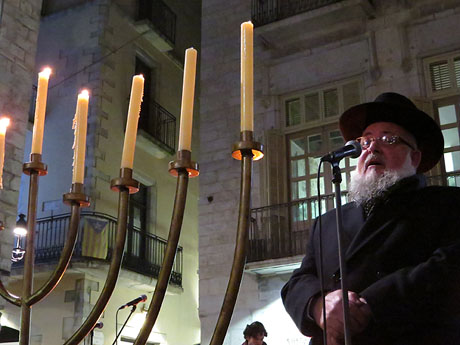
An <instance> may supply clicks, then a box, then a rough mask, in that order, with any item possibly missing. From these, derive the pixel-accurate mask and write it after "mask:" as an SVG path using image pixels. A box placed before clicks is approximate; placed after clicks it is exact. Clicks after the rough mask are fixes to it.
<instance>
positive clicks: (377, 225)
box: [281, 93, 460, 345]
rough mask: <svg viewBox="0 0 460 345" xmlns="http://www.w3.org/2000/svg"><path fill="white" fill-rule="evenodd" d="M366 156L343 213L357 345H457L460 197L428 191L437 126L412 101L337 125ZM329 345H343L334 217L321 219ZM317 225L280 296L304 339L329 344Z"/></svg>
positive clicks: (392, 102)
mask: <svg viewBox="0 0 460 345" xmlns="http://www.w3.org/2000/svg"><path fill="white" fill-rule="evenodd" d="M339 124H340V130H341V132H342V135H343V137H344V139H345V140H346V141H348V140H353V139H356V140H358V141H359V142H360V143H361V146H362V149H363V150H362V153H361V155H360V157H359V159H358V164H357V167H356V171H355V174H354V175H353V178H352V181H351V186H350V197H351V199H352V200H353V202H351V203H349V204H346V205H344V206H343V208H342V215H343V237H344V242H345V263H346V267H347V287H348V290H349V292H348V298H349V310H350V334H351V336H352V337H351V339H352V344H353V345H455V344H460V188H456V187H440V186H431V187H427V186H426V181H425V177H424V176H423V175H422V173H424V172H427V171H428V170H430V169H431V168H432V167H434V166H435V165H436V163H437V162H438V161H439V159H440V158H441V156H442V154H443V147H444V140H443V136H442V133H441V130H440V128H439V126H438V125H437V124H436V122H435V121H434V120H433V119H432V118H431V117H430V116H428V115H427V114H426V113H424V112H422V111H421V110H419V109H417V108H416V106H415V105H414V104H413V103H412V102H411V101H410V100H409V99H407V98H406V97H404V96H402V95H400V94H396V93H384V94H382V95H380V96H378V97H377V98H376V100H375V101H374V102H370V103H364V104H360V105H357V106H355V107H352V108H350V109H349V110H347V111H346V112H345V113H344V114H343V115H342V116H341V118H340V121H339ZM321 231H322V236H323V237H322V238H323V240H322V243H323V258H324V260H323V265H322V270H323V273H324V277H325V284H324V285H325V286H324V290H325V294H326V297H325V302H326V307H325V314H326V324H327V333H326V334H327V342H328V344H329V345H341V344H344V329H343V310H342V291H341V290H340V289H341V285H340V279H341V278H340V269H339V257H338V244H337V235H336V211H335V210H332V211H329V212H327V213H326V214H325V215H323V216H322V230H321ZM319 242H320V241H319V222H315V225H314V226H313V228H312V229H311V232H310V239H309V243H308V245H307V252H306V256H305V258H304V259H303V261H302V265H301V267H300V268H299V269H297V270H296V271H294V273H293V275H292V277H291V278H290V280H289V281H288V282H287V284H286V285H285V286H284V287H283V289H282V292H281V295H282V298H283V302H284V305H285V308H286V310H287V312H288V313H289V314H290V316H291V317H292V319H293V320H294V322H295V323H296V325H297V327H298V328H299V330H300V331H301V332H302V333H303V334H305V335H307V336H311V337H312V341H311V342H310V344H314V345H316V344H323V340H322V339H323V336H322V329H323V328H324V321H323V301H322V298H321V291H320V290H321V289H320V277H319V272H320V256H319Z"/></svg>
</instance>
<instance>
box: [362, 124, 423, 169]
mask: <svg viewBox="0 0 460 345" xmlns="http://www.w3.org/2000/svg"><path fill="white" fill-rule="evenodd" d="M384 135H387V136H391V135H396V136H398V137H400V138H401V139H403V140H404V141H406V142H408V143H409V144H410V145H411V146H412V147H416V142H415V139H414V137H413V136H412V135H411V134H410V133H409V132H407V131H406V130H405V129H404V128H402V127H401V126H399V125H397V124H394V123H392V122H376V123H373V124H371V125H369V126H368V127H367V128H366V129H365V130H364V132H363V134H362V136H363V137H371V138H381V137H382V136H384ZM420 158H421V153H420V151H418V150H414V149H412V148H410V147H409V145H407V144H405V143H403V142H396V143H394V144H392V145H385V144H382V143H381V142H379V141H378V140H374V141H372V143H371V145H370V146H369V147H368V148H367V149H364V148H363V151H362V152H361V155H360V156H359V159H358V166H357V168H356V171H357V173H358V174H359V175H361V176H368V175H371V174H376V175H378V176H381V175H382V174H383V172H384V171H389V170H391V171H402V170H404V171H407V172H408V173H407V175H412V174H415V172H416V170H417V167H418V165H419V163H420Z"/></svg>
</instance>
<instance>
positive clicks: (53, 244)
mask: <svg viewBox="0 0 460 345" xmlns="http://www.w3.org/2000/svg"><path fill="white" fill-rule="evenodd" d="M69 221H70V214H62V215H59V216H52V217H46V218H40V219H38V220H37V226H36V242H35V262H36V263H37V264H40V263H49V262H54V261H57V260H59V257H60V255H61V251H62V248H63V247H64V243H65V239H66V237H67V231H68V228H69ZM80 224H81V225H80V226H81V229H80V231H79V234H78V238H77V242H76V245H75V250H74V252H73V255H72V261H74V262H75V261H83V260H104V261H109V260H110V259H111V257H112V250H113V247H114V244H115V234H116V229H117V219H116V218H114V217H112V216H109V215H107V214H103V213H98V212H82V214H81V222H80ZM166 244H167V241H166V240H165V239H162V238H160V237H158V236H155V235H153V234H149V233H145V232H143V231H142V230H141V229H139V228H137V227H134V226H131V227H130V226H128V241H127V245H126V247H125V254H124V258H123V264H122V267H123V268H126V269H128V270H130V271H134V272H137V273H140V274H143V275H148V276H151V277H153V278H158V275H159V273H160V268H161V265H162V262H163V257H164V255H165V250H166ZM23 265H24V263H23V261H19V262H16V263H13V267H22V266H23ZM182 269H183V248H182V247H179V248H178V250H177V253H176V259H175V261H174V265H173V269H172V273H171V278H170V283H171V284H174V285H178V286H182Z"/></svg>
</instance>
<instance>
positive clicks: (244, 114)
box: [241, 22, 254, 131]
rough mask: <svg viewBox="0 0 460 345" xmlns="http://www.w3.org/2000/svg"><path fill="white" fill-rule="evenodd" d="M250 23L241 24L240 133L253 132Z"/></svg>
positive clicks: (251, 29)
mask: <svg viewBox="0 0 460 345" xmlns="http://www.w3.org/2000/svg"><path fill="white" fill-rule="evenodd" d="M253 31H254V26H253V25H252V23H251V22H245V23H243V24H241V131H253V130H254V56H253V55H254V54H253V50H254V48H253V41H254V38H253Z"/></svg>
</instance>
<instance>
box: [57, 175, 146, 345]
mask: <svg viewBox="0 0 460 345" xmlns="http://www.w3.org/2000/svg"><path fill="white" fill-rule="evenodd" d="M132 175H133V170H132V169H130V168H121V169H120V177H118V178H115V179H113V180H112V181H111V183H110V188H111V189H112V190H113V191H115V192H118V193H119V199H118V222H117V232H116V238H115V246H114V248H113V252H112V259H111V261H110V267H109V272H108V274H107V279H106V281H105V284H104V288H103V289H102V292H101V294H100V295H99V298H98V299H97V301H96V304H95V305H94V306H93V309H92V310H91V312H90V313H89V315H88V317H87V318H86V320H85V321H84V322H83V324H82V325H81V326H80V328H79V329H78V330H77V331H76V332H75V333H74V334H73V335H72V336H71V337H70V338H69V339H68V340H67V341H66V342H65V343H64V344H66V345H67V344H69V345H70V344H72V345H76V344H79V343H80V342H81V341H82V340H83V339H84V338H85V337H86V336H87V335H88V334H89V333H90V332H91V330H92V329H93V328H94V326H95V325H96V323H97V322H98V321H99V318H100V317H101V315H102V313H103V312H104V309H105V307H106V306H107V304H108V303H109V299H110V297H111V296H112V293H113V290H114V289H115V284H116V282H117V279H118V275H119V273H120V268H121V262H122V259H123V250H124V247H125V241H126V230H127V225H128V201H129V194H133V193H136V192H137V191H138V190H139V182H137V181H136V180H134V179H133V178H132Z"/></svg>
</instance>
